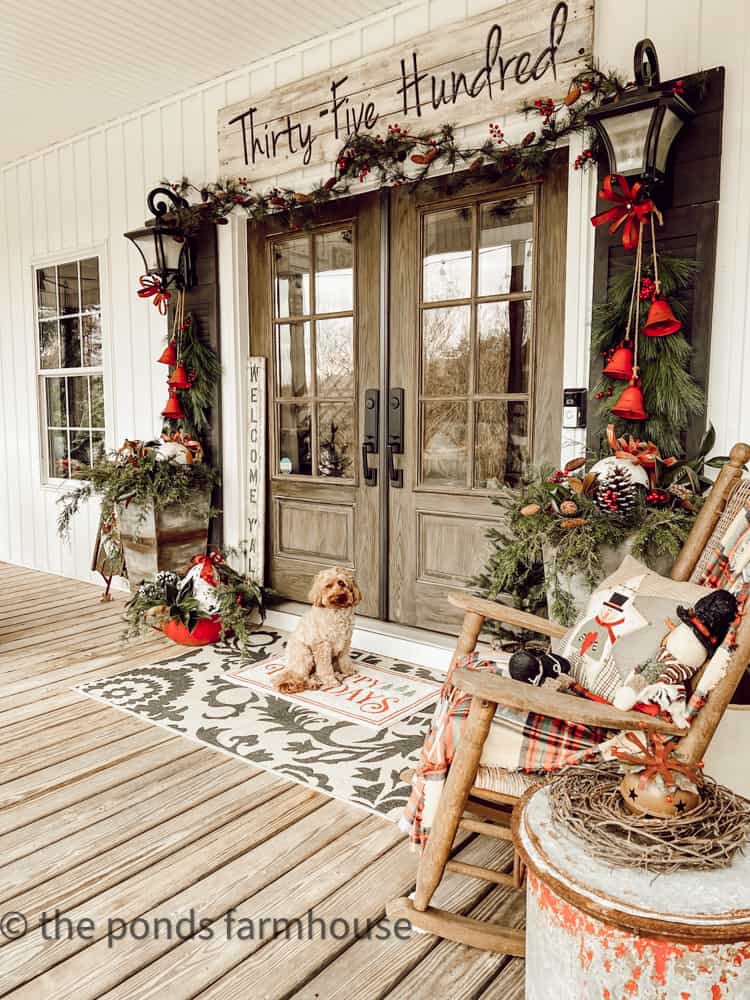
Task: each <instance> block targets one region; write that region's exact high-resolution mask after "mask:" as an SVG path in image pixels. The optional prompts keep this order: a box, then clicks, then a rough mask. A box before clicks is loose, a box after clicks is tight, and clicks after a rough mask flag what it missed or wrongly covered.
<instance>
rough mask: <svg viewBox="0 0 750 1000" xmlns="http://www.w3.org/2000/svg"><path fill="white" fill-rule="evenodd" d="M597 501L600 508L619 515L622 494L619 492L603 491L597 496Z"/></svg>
mask: <svg viewBox="0 0 750 1000" xmlns="http://www.w3.org/2000/svg"><path fill="white" fill-rule="evenodd" d="M596 499H597V501H598V502H599V504H600V506H602V507H606V508H607V510H608V511H609V512H610V513H611V514H617V513H619V511H620V494H619V493H618V492H617V490H613V489H609V488H607V489H606V490H601V491H600V492H599V493H597V495H596Z"/></svg>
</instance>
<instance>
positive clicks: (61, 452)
mask: <svg viewBox="0 0 750 1000" xmlns="http://www.w3.org/2000/svg"><path fill="white" fill-rule="evenodd" d="M48 441H49V445H48V448H49V456H48V458H49V474H50V476H52V477H53V479H66V478H67V476H68V432H67V431H49V432H48Z"/></svg>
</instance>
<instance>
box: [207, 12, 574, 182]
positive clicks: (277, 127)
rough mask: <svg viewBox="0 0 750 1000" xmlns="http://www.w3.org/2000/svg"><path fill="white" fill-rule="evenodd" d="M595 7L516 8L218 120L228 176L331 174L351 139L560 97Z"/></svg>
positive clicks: (473, 118) (465, 121)
mask: <svg viewBox="0 0 750 1000" xmlns="http://www.w3.org/2000/svg"><path fill="white" fill-rule="evenodd" d="M592 29H593V15H592V4H591V3H590V2H589V3H574V2H567V3H566V2H551V0H516V2H513V3H509V4H506V5H505V6H503V7H501V8H500V9H498V10H497V11H495V12H494V13H491V14H485V15H482V16H480V17H476V18H472V19H470V20H467V21H464V22H461V24H459V25H457V26H450V27H447V28H442V29H436V30H435V31H432V32H430V33H429V34H427V35H423V36H421V37H419V38H417V39H415V40H414V41H413V42H412V43H411V44H410V45H407V46H395V47H393V48H390V49H387V50H385V51H383V52H379V53H376V54H375V55H373V56H368V57H366V58H364V59H359V60H357V61H356V62H354V63H351V64H349V65H348V66H345V67H342V68H340V69H338V70H334V71H327V72H326V73H323V74H319V75H317V76H315V77H308V78H307V79H305V80H302V81H299V82H295V83H292V84H288V85H287V86H285V87H281V88H278V89H276V90H275V91H273V92H272V93H271V94H269V95H267V96H266V97H265V98H255V97H253V98H252V99H250V100H249V101H247V100H246V101H243V102H241V103H239V104H233V105H231V106H230V107H228V108H224V109H223V110H222V111H220V112H219V160H220V169H221V173H222V174H223V175H226V176H245V177H248V178H249V179H250V180H251V181H253V180H260V179H262V178H268V177H272V176H274V175H280V174H283V173H287V172H289V171H292V170H297V169H300V168H304V167H311V166H321V167H323V166H325V167H326V169H330V165H331V164H332V163H333V162H334V160H335V158H336V155H337V153H338V151H339V149H340V148H341V145H342V143H343V142H344V141H345V139H346V137H347V136H348V135H351V134H352V133H354V132H361V131H365V130H366V131H368V132H372V133H373V134H383V135H385V133H386V130H387V126H388V124H389V123H395V122H398V123H399V124H401V126H402V127H407V128H409V129H410V130H412V131H417V130H419V131H423V130H429V129H430V128H434V129H437V128H438V127H439V126H440V125H442V124H443V123H445V122H447V121H449V122H454V123H456V124H458V125H472V124H478V123H480V122H486V121H491V120H498V119H501V118H503V117H506V116H508V115H513V114H514V113H516V109H517V107H518V104H519V103H520V101H521V100H522V99H529V100H533V99H534V98H535V97H539V96H551V97H555V96H557V95H559V94H561V93H562V92H563V90H564V88H565V87H566V86H567V81H568V80H570V78H571V77H572V76H573V75H574V74H575V73H576V72H577V71H578V70H579V69H582V68H583V65H584V63H585V60H586V58H587V56H588V55H589V54H590V51H591V40H592Z"/></svg>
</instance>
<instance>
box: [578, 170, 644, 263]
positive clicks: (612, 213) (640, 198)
mask: <svg viewBox="0 0 750 1000" xmlns="http://www.w3.org/2000/svg"><path fill="white" fill-rule="evenodd" d="M613 182H616V183H617V185H618V186H619V188H620V190H619V191H615V190H614V188H613V186H612V185H613ZM599 197H600V198H603V199H604V200H605V201H611V202H614V204H615V207H614V208H608V209H607V211H606V212H600V213H599V214H598V215H595V216H593V218H592V219H591V225H592V226H602V225H604V223H606V222H609V223H611V225H610V227H609V231H610V233H616V232H617V230H618V229H619V228H620V226H623V230H622V245H623V246H624V247H625V249H626V250H633V249H635V247H636V246H637V245H638V231H639V229H640V227H641V225H642V224H643V223H645V222H647V221H648V217H649V215H650V214H651V212H654V211H656V205H654V203H653V201H652V200H651V199H650V198H646V197H644V192H643V185H642V184H641V182H640V181H636V182H635V184H634V185H633V186H632V188H631V187H630V186H629V185H628V182H627V181H626V180H625V178H624V177H621V176H620V174H609V176H607V177H605V178H604V184H603V185H602V190H601V191H600V192H599Z"/></svg>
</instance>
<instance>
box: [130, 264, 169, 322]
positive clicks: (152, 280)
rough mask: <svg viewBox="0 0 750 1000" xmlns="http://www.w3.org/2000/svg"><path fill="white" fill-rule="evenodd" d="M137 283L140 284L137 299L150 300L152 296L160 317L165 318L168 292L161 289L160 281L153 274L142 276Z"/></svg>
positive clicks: (167, 306)
mask: <svg viewBox="0 0 750 1000" xmlns="http://www.w3.org/2000/svg"><path fill="white" fill-rule="evenodd" d="M138 281H139V282H140V284H141V287H140V288H139V289H138V298H139V299H150V298H151V297H152V296H153V299H154V305H155V306H156V308H157V309H158V310H159V312H160V313H161V315H162V316H166V315H167V309H168V308H169V298H170V296H169V292H168V291H166V290H165V289H163V288H162V287H161V281H159V279H158V278H157V277H156V275H153V274H142V275H141V276H140V278H139V279H138Z"/></svg>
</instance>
